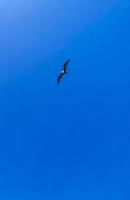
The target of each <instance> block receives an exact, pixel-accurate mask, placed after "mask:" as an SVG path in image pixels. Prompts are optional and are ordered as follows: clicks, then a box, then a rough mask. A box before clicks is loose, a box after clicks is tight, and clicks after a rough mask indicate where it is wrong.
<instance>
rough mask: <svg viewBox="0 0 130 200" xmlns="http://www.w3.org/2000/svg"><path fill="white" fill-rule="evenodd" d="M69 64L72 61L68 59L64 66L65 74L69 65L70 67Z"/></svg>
mask: <svg viewBox="0 0 130 200" xmlns="http://www.w3.org/2000/svg"><path fill="white" fill-rule="evenodd" d="M69 62H70V59H68V60H67V61H66V62H65V63H64V65H63V70H64V72H66V71H67V65H68V63H69Z"/></svg>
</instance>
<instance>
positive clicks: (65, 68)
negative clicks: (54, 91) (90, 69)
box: [57, 59, 70, 84]
mask: <svg viewBox="0 0 130 200" xmlns="http://www.w3.org/2000/svg"><path fill="white" fill-rule="evenodd" d="M69 62H70V59H68V60H67V61H66V62H65V63H64V65H63V67H62V70H61V72H60V74H59V75H58V78H57V84H59V83H60V81H61V79H62V77H63V76H64V75H65V74H67V67H68V63H69Z"/></svg>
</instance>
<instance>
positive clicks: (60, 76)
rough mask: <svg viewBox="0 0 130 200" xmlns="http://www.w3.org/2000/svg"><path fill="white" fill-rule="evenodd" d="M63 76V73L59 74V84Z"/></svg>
mask: <svg viewBox="0 0 130 200" xmlns="http://www.w3.org/2000/svg"><path fill="white" fill-rule="evenodd" d="M62 76H63V74H62V73H60V74H59V76H58V78H57V84H59V82H60V81H61V79H62Z"/></svg>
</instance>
